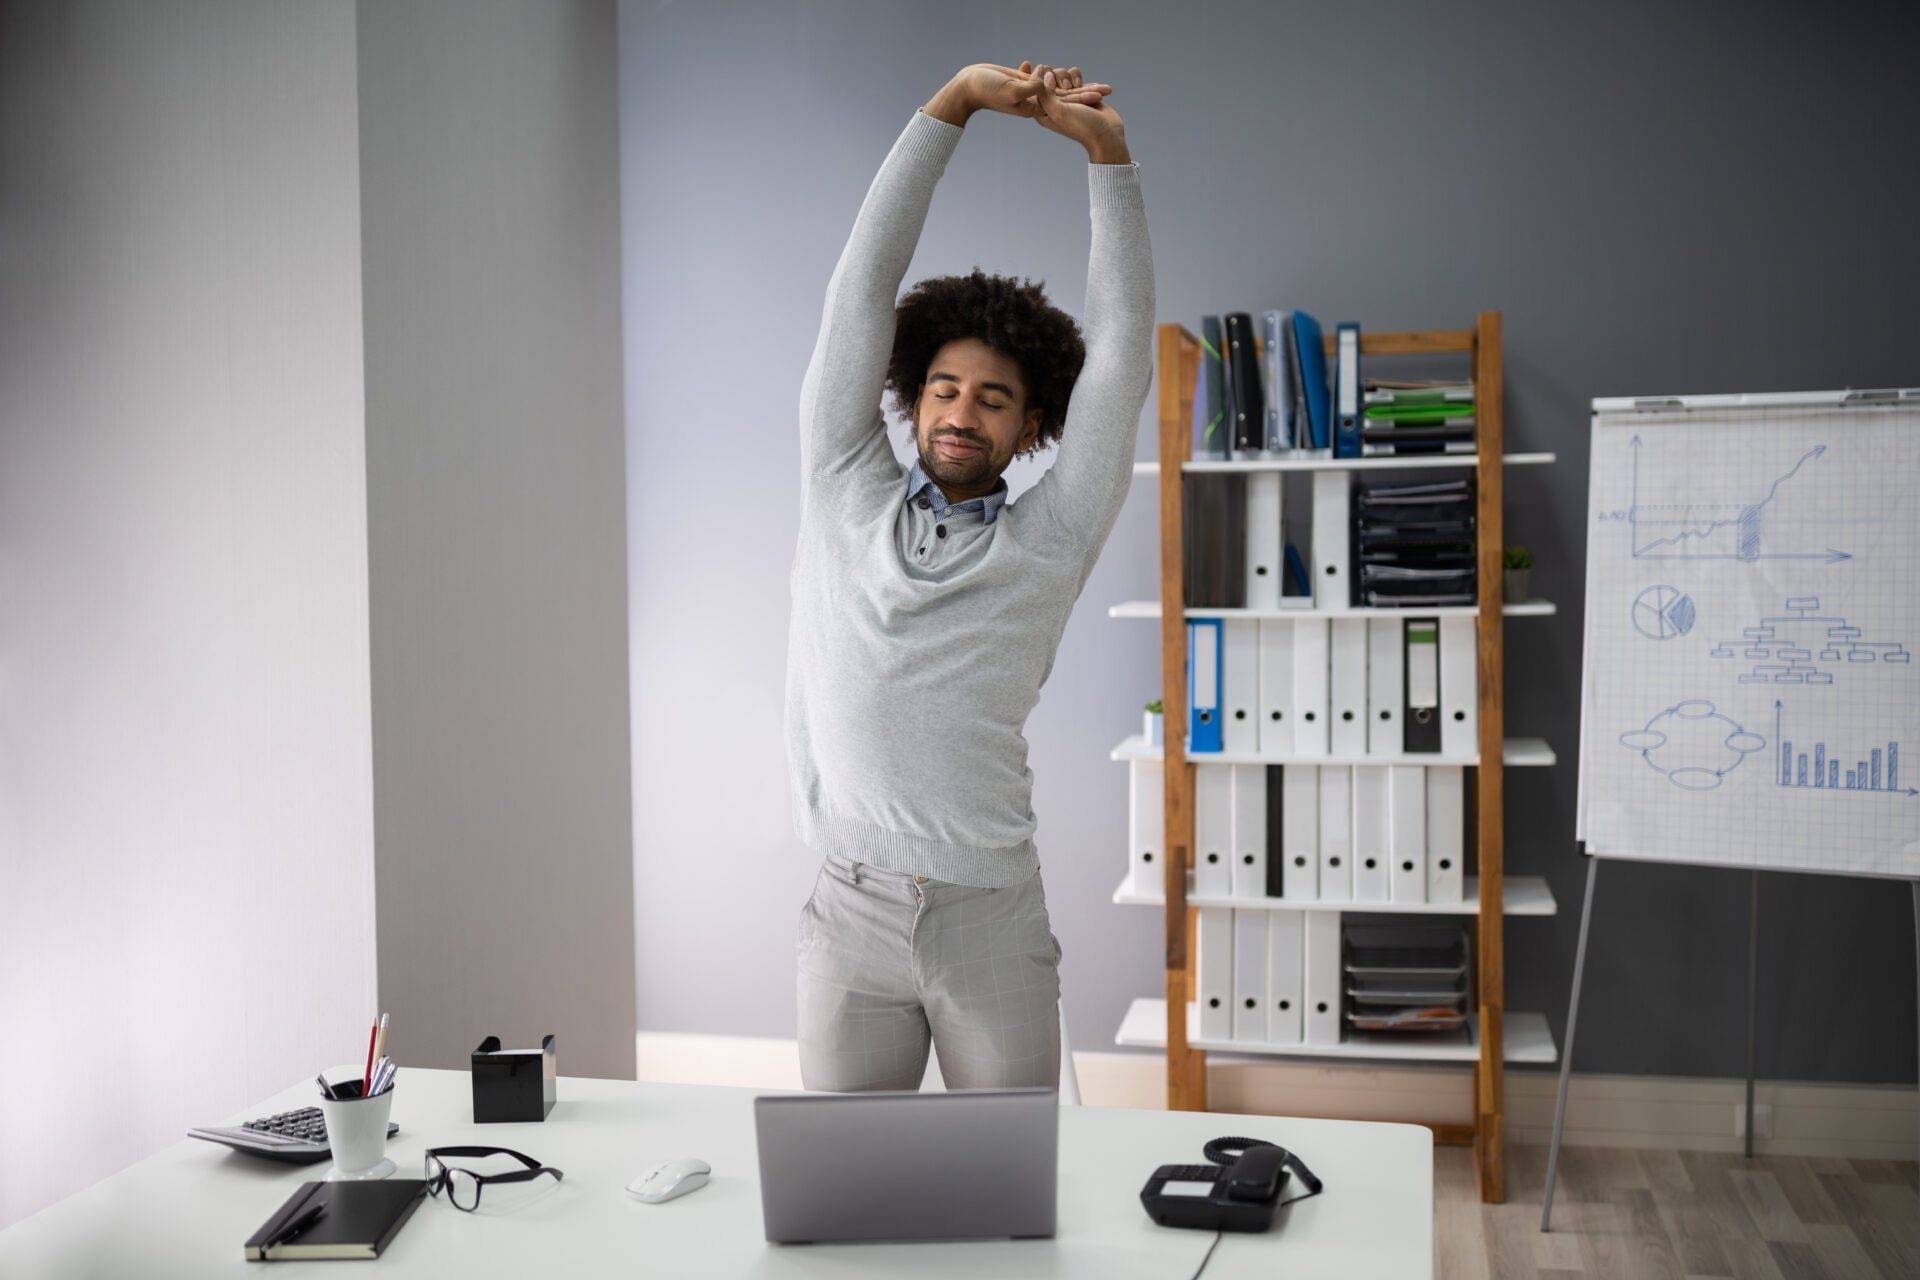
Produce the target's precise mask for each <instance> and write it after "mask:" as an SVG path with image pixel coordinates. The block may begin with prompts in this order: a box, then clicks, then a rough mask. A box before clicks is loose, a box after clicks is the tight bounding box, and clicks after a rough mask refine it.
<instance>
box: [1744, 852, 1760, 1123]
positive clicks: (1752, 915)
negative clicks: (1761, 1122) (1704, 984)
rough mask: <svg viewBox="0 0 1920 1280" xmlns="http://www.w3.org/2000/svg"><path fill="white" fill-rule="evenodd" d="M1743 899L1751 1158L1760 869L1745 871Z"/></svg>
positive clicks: (1758, 964)
mask: <svg viewBox="0 0 1920 1280" xmlns="http://www.w3.org/2000/svg"><path fill="white" fill-rule="evenodd" d="M1748 875H1749V876H1750V877H1751V880H1752V888H1751V890H1750V892H1749V896H1748V900H1747V1159H1749V1160H1751V1159H1753V1027H1754V1016H1755V1007H1756V1004H1757V1000H1756V995H1757V992H1758V990H1759V985H1760V979H1759V971H1760V873H1759V872H1758V871H1753V872H1749V873H1748Z"/></svg>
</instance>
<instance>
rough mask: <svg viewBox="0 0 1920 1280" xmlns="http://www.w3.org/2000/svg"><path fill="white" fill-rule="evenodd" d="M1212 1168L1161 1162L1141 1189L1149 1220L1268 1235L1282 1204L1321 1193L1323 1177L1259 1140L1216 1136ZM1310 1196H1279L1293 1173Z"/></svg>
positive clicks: (1210, 1156) (1211, 1150)
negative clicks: (1285, 1197)
mask: <svg viewBox="0 0 1920 1280" xmlns="http://www.w3.org/2000/svg"><path fill="white" fill-rule="evenodd" d="M1206 1157H1207V1159H1208V1160H1211V1161H1212V1162H1213V1163H1212V1164H1163V1165H1161V1166H1160V1167H1159V1168H1158V1169H1155V1170H1154V1171H1153V1176H1152V1177H1151V1178H1148V1179H1147V1185H1146V1186H1145V1187H1142V1188H1141V1190H1140V1203H1141V1204H1143V1205H1145V1206H1146V1210H1147V1216H1148V1217H1150V1218H1152V1219H1153V1220H1154V1221H1155V1222H1157V1223H1159V1224H1160V1225H1161V1226H1163V1227H1197V1228H1199V1229H1201V1230H1203V1231H1265V1230H1266V1229H1267V1228H1268V1227H1271V1226H1272V1225H1273V1215H1274V1214H1275V1212H1276V1211H1278V1210H1279V1208H1280V1206H1281V1205H1283V1204H1292V1203H1293V1202H1294V1201H1295V1200H1305V1199H1308V1198H1309V1197H1311V1196H1317V1195H1319V1194H1320V1190H1321V1184H1320V1179H1318V1178H1316V1177H1314V1176H1313V1171H1312V1170H1311V1169H1309V1168H1307V1166H1306V1165H1304V1164H1302V1163H1301V1162H1300V1157H1299V1156H1296V1155H1294V1154H1293V1153H1292V1152H1291V1151H1288V1150H1287V1149H1286V1148H1285V1147H1281V1146H1276V1145H1275V1144H1273V1143H1271V1142H1263V1141H1261V1140H1260V1139H1259V1138H1215V1139H1214V1140H1213V1141H1212V1142H1209V1143H1208V1144H1207V1146H1206ZM1290 1172H1291V1173H1297V1174H1299V1175H1300V1184H1301V1185H1302V1186H1303V1187H1305V1188H1306V1189H1307V1190H1306V1194H1304V1195H1297V1196H1291V1197H1289V1198H1288V1199H1286V1200H1282V1199H1281V1198H1280V1193H1281V1191H1282V1190H1283V1189H1284V1188H1285V1187H1286V1185H1287V1177H1288V1174H1289V1173H1290Z"/></svg>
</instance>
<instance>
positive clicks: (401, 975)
mask: <svg viewBox="0 0 1920 1280" xmlns="http://www.w3.org/2000/svg"><path fill="white" fill-rule="evenodd" d="M614 27H615V22H614V9H613V6H612V5H611V4H609V3H607V2H606V0H598V2H597V3H596V2H594V0H570V2H568V3H540V4H533V3H513V2H503V0H489V2H488V3H474V4H459V5H448V4H436V3H431V2H429V0H403V2H395V0H379V2H378V3H371V2H369V3H362V4H361V5H360V7H359V77H360V162H361V168H360V179H361V182H360V186H361V209H362V226H363V241H364V256H363V259H362V265H363V268H364V280H365V285H364V289H365V298H366V350H367V364H366V403H367V413H366V419H367V437H366V438H367V475H368V483H367V500H368V512H367V529H368V546H369V553H370V562H371V563H370V571H369V577H370V582H371V612H372V637H373V640H372V652H373V768H374V824H375V833H376V838H377V847H378V853H379V856H378V858H377V877H378V912H379V946H380V997H381V1002H382V1006H383V1007H384V1008H386V1009H388V1010H390V1011H391V1012H392V1013H393V1016H394V1031H393V1044H394V1046H395V1052H396V1056H398V1057H399V1058H400V1059H401V1060H402V1061H405V1062H409V1063H419V1064H421V1065H427V1066H436V1067H464V1066H465V1065H466V1063H467V1060H468V1058H467V1055H468V1053H469V1051H471V1049H472V1048H473V1046H474V1045H475V1044H477V1043H479V1040H480V1038H481V1037H482V1036H484V1035H486V1034H488V1033H489V1032H493V1033H497V1034H499V1035H500V1036H501V1037H503V1038H504V1039H505V1040H506V1041H507V1042H508V1043H509V1044H529V1043H537V1037H538V1036H540V1035H541V1034H542V1033H545V1032H549V1031H551V1032H554V1033H556V1034H557V1035H558V1036H559V1043H560V1067H561V1070H562V1071H563V1072H565V1073H566V1074H568V1075H597V1076H626V1077H631V1076H632V1074H633V1067H634V1041H633V1008H634V1003H633V917H632V911H633V856H632V829H631V826H630V822H631V801H630V799H629V795H628V736H627V645H626V639H627V633H626V606H625V594H624V592H625V583H626V562H625V551H626V535H625V527H624V522H625V518H626V509H625V501H626V500H625V494H624V489H623V485H622V482H621V476H622V471H623V467H622V450H623V447H624V446H623V443H622V439H621V421H622V417H621V405H620V295H619V269H620V250H619V225H618V213H619V209H618V204H619V191H618V184H617V178H616V174H617V168H618V154H617V148H616V129H617V123H618V122H617V116H616V92H615V79H616V73H615V65H614Z"/></svg>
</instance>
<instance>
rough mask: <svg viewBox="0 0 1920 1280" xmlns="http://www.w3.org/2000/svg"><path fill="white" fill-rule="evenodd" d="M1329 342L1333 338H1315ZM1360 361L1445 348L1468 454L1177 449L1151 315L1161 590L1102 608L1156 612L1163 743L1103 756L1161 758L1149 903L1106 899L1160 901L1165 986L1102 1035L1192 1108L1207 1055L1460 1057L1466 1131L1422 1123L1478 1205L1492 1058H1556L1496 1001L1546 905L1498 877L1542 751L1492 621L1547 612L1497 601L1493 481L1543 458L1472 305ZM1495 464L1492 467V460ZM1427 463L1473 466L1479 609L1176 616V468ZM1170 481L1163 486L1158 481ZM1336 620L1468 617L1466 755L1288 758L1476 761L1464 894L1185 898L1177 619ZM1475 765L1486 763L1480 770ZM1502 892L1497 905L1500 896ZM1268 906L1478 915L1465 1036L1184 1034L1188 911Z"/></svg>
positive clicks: (1494, 1068) (1174, 412) (1498, 1126)
mask: <svg viewBox="0 0 1920 1280" xmlns="http://www.w3.org/2000/svg"><path fill="white" fill-rule="evenodd" d="M1327 346H1328V351H1329V353H1330V354H1331V353H1332V351H1333V340H1332V339H1331V338H1329V339H1328V342H1327ZM1360 350H1361V353H1362V354H1363V355H1424V354H1447V353H1457V354H1460V355H1464V356H1466V357H1467V358H1468V359H1469V360H1470V361H1471V365H1472V376H1473V382H1474V400H1475V407H1474V413H1475V418H1476V435H1477V438H1478V439H1477V447H1478V453H1477V454H1475V455H1464V456H1443V457H1431V458H1427V457H1415V458H1342V459H1332V458H1325V457H1314V458H1299V459H1289V458H1280V459H1261V460H1257V461H1234V460H1220V459H1207V460H1199V461H1196V460H1194V459H1192V458H1191V456H1190V443H1189V435H1190V428H1189V423H1190V419H1191V414H1192V406H1193V387H1194V379H1195V376H1196V374H1197V373H1198V371H1199V367H1200V344H1199V340H1198V339H1196V338H1195V337H1194V336H1193V334H1192V333H1190V332H1188V330H1187V329H1186V328H1185V327H1184V326H1182V325H1179V324H1163V325H1161V326H1160V328H1159V333H1158V362H1159V384H1160V394H1159V401H1158V412H1159V422H1160V449H1159V459H1158V461H1157V462H1142V463H1138V464H1136V466H1135V472H1136V474H1157V475H1158V476H1159V477H1160V599H1159V600H1158V601H1134V602H1129V603H1126V604H1122V605H1117V606H1115V607H1114V608H1113V609H1112V610H1110V614H1111V616H1113V617H1116V618H1157V619H1158V620H1159V622H1160V684H1161V690H1162V693H1161V698H1162V703H1163V706H1164V711H1165V723H1166V725H1167V733H1166V739H1167V745H1166V746H1165V748H1164V749H1162V748H1158V747H1150V746H1148V745H1147V744H1146V742H1145V741H1144V740H1143V739H1139V738H1129V739H1128V740H1127V741H1126V742H1123V743H1121V744H1120V745H1119V746H1118V747H1116V748H1115V749H1114V751H1113V753H1112V758H1113V759H1116V760H1131V759H1155V758H1157V759H1161V760H1163V761H1164V764H1165V768H1164V769H1163V770H1162V773H1163V778H1164V785H1165V788H1166V791H1165V817H1166V837H1165V845H1164V848H1165V850H1166V853H1167V856H1166V857H1165V858H1164V859H1163V860H1162V861H1163V864H1164V867H1165V879H1164V885H1163V892H1162V894H1161V895H1160V896H1159V897H1157V898H1152V897H1146V896H1143V895H1135V894H1131V893H1129V892H1128V891H1127V889H1126V886H1125V885H1124V884H1123V885H1122V886H1121V888H1120V889H1119V890H1117V891H1116V892H1115V895H1114V901H1115V902H1120V903H1125V904H1128V905H1143V906H1145V905H1158V906H1159V907H1160V908H1161V910H1162V912H1163V916H1164V920H1165V926H1166V961H1165V970H1166V992H1165V996H1164V998H1155V999H1147V998H1143V999H1140V1000H1136V1001H1134V1002H1133V1005H1132V1007H1131V1008H1130V1009H1129V1010H1128V1013H1127V1016H1126V1019H1125V1021H1124V1023H1123V1024H1122V1026H1121V1028H1120V1030H1119V1032H1118V1034H1117V1035H1116V1037H1115V1039H1116V1042H1117V1043H1120V1044H1123V1045H1158V1046H1164V1049H1165V1052H1166V1057H1167V1105H1168V1107H1170V1108H1173V1109H1176V1110H1189V1111H1204V1110H1205V1109H1206V1106H1207V1083H1206V1055H1207V1054H1208V1053H1209V1052H1217V1053H1221V1054H1228V1055H1236V1056H1237V1055H1245V1056H1257V1055H1269V1054H1271V1055H1285V1056H1311V1057H1325V1058H1334V1059H1370V1060H1396V1061H1399V1060H1409V1059H1411V1060H1417V1061H1433V1062H1447V1061H1460V1062H1472V1063H1473V1068H1474V1122H1473V1124H1472V1125H1471V1126H1464V1125H1460V1126H1448V1125H1435V1126H1432V1127H1433V1128H1434V1130H1435V1134H1436V1138H1437V1139H1438V1140H1440V1141H1456V1142H1461V1143H1468V1142H1470V1143H1471V1144H1472V1145H1473V1148H1474V1163H1475V1167H1476V1168H1477V1170H1478V1176H1479V1187H1480V1198H1481V1199H1482V1200H1483V1201H1485V1202H1487V1203H1494V1204H1497V1203H1500V1202H1503V1201H1504V1200H1505V1199H1506V1161H1505V1140H1506V1132H1505V1114H1504V1103H1503V1093H1504V1088H1503V1086H1504V1076H1503V1071H1504V1064H1505V1063H1506V1062H1509V1061H1515V1062H1528V1063H1550V1062H1553V1061H1554V1060H1555V1058H1556V1049H1555V1046H1554V1043H1553V1037H1552V1034H1551V1032H1550V1031H1549V1030H1548V1027H1547V1022H1546V1019H1545V1018H1544V1017H1543V1016H1542V1015H1540V1014H1537V1013H1514V1014H1512V1015H1509V1014H1508V1012H1507V1009H1506V995H1505V976H1506V975H1505V965H1504V957H1505V946H1504V929H1505V922H1506V917H1507V916H1508V915H1551V914H1553V913H1554V912H1555V910H1556V909H1557V906H1556V904H1555V903H1554V900H1553V894H1552V892H1551V891H1550V890H1549V889H1548V888H1547V886H1546V882H1545V881H1544V880H1543V879H1540V878H1538V877H1527V878H1523V879H1521V880H1516V881H1514V882H1512V883H1511V885H1510V884H1509V882H1508V880H1507V878H1506V875H1505V866H1504V864H1505V857H1504V854H1505V848H1506V842H1505V830H1504V823H1503V818H1502V814H1503V805H1502V802H1503V786H1502V783H1503V778H1504V775H1505V770H1506V769H1508V768H1512V767H1516V766H1522V765H1537V766H1546V765H1551V764H1553V763H1554V755H1553V752H1552V750H1551V749H1550V748H1548V746H1547V744H1546V743H1545V742H1542V741H1540V740H1539V739H1528V738H1519V739H1507V738H1506V736H1505V727H1506V726H1505V718H1504V710H1505V699H1504V680H1503V676H1504V673H1503V663H1502V657H1503V652H1504V650H1503V641H1504V633H1503V629H1502V628H1503V626H1504V624H1505V620H1506V618H1508V617H1510V616H1511V617H1540V616H1547V615H1550V614H1552V613H1553V605H1552V604H1550V603H1548V602H1545V601H1529V602H1526V603H1525V604H1520V605H1514V606H1510V607H1509V606H1507V605H1505V603H1504V601H1503V600H1502V598H1501V590H1502V576H1501V548H1502V545H1503V542H1502V535H1503V525H1502V519H1501V501H1502V487H1503V485H1502V481H1503V478H1504V475H1505V472H1506V468H1507V467H1509V466H1516V465H1525V464H1545V463H1550V462H1552V461H1553V460H1554V457H1553V455H1552V454H1543V453H1535V454H1507V453H1506V452H1505V451H1504V449H1503V448H1502V437H1501V363H1500V313H1499V312H1497V311H1484V312H1481V313H1480V315H1479V316H1478V317H1477V319H1476V322H1475V324H1474V327H1473V328H1471V329H1459V330H1444V331H1429V332H1415V333H1363V334H1362V335H1361V340H1360ZM1489 463H1497V464H1498V465H1489ZM1436 467H1454V468H1460V467H1468V468H1473V469H1476V470H1477V471H1478V472H1479V484H1478V486H1477V490H1476V492H1477V510H1476V529H1477V533H1478V567H1479V588H1480V600H1479V604H1478V605H1477V606H1468V607H1462V608H1456V609H1395V610H1390V611H1389V610H1370V609H1358V610H1329V609H1311V610H1299V609H1277V610H1252V609H1188V608H1186V607H1185V604H1184V600H1183V588H1184V566H1185V562H1186V553H1185V548H1184V546H1183V545H1182V539H1181V530H1182V521H1181V505H1182V502H1183V499H1184V497H1185V493H1184V486H1183V485H1182V484H1181V483H1180V479H1181V477H1182V476H1183V475H1185V474H1188V473H1196V472H1216V473H1217V472H1252V471H1273V470H1279V471H1323V470H1349V471H1359V472H1367V471H1398V470H1412V469H1425V468H1436ZM1169 481H1171V482H1169ZM1336 613H1337V614H1338V615H1339V616H1354V615H1356V614H1358V615H1362V616H1377V615H1386V614H1391V615H1400V616H1423V617H1431V616H1436V615H1441V616H1445V615H1452V616H1456V617H1457V616H1466V615H1471V616H1473V617H1475V618H1476V620H1477V628H1476V631H1477V638H1478V650H1479V652H1478V680H1479V732H1480V741H1479V750H1478V752H1477V753H1476V754H1475V755H1474V756H1473V757H1472V758H1452V757H1439V756H1431V755H1428V756H1414V757H1407V758H1405V759H1402V758H1401V757H1380V756H1371V757H1366V758H1363V759H1357V760H1346V759H1335V758H1331V757H1321V758H1314V759H1306V758H1296V759H1297V762H1298V763H1301V764H1340V763H1350V764H1351V763H1361V764H1391V763H1396V762H1399V763H1408V764H1427V765H1448V764H1459V765H1466V766H1470V767H1472V768H1473V770H1474V788H1475V798H1476V803H1475V805H1474V809H1473V811H1474V815H1475V831H1474V844H1475V849H1476V853H1477V857H1478V872H1479V874H1478V875H1477V876H1475V877H1471V878H1469V880H1468V890H1469V893H1470V894H1471V895H1472V901H1471V902H1466V903H1454V904H1429V903H1420V904H1399V905H1397V906H1396V905H1395V904H1391V903H1379V902H1367V903H1348V902H1319V903H1303V902H1294V901H1271V900H1262V901H1258V902H1256V901H1252V900H1249V901H1247V902H1240V901H1238V900H1235V899H1231V898H1220V899H1200V898H1197V897H1195V896H1194V895H1192V894H1191V893H1190V892H1189V881H1190V875H1189V873H1190V871H1191V868H1192V859H1193V842H1194V809H1193V805H1194V771H1193V766H1194V761H1193V760H1192V759H1190V758H1189V757H1188V756H1187V754H1186V749H1185V732H1184V730H1185V726H1186V723H1187V701H1186V667H1187V649H1186V643H1187V637H1186V625H1185V623H1186V619H1187V618H1189V617H1235V618H1243V617H1273V618H1305V617H1327V616H1333V615H1335V614H1336ZM1204 759H1205V760H1206V761H1207V762H1209V763H1214V762H1219V763H1254V762H1260V761H1264V762H1265V763H1269V764H1271V763H1284V762H1286V760H1287V759H1288V758H1287V757H1272V756H1265V755H1260V756H1241V755H1233V756H1227V755H1222V754H1219V753H1209V754H1208V755H1206V756H1205V757H1204ZM1482 761H1497V762H1499V763H1492V764H1482V763H1481V762H1482ZM1510 887H1511V889H1512V890H1513V893H1512V897H1511V898H1509V894H1508V890H1509V888H1510ZM1201 905H1205V906H1238V907H1241V908H1243V909H1246V908H1258V907H1259V906H1262V905H1264V906H1267V907H1270V908H1278V907H1286V908H1289V909H1293V908H1304V909H1319V910H1349V911H1356V912H1369V913H1372V912H1393V911H1396V910H1397V911H1402V912H1406V913H1408V914H1421V915H1434V914H1460V915H1473V916H1474V917H1475V921H1474V928H1475V931H1476V937H1475V960H1474V971H1475V974H1476V981H1477V983H1478V988H1477V997H1478V1001H1477V1002H1478V1008H1477V1010H1476V1011H1475V1013H1474V1016H1473V1034H1472V1037H1471V1041H1470V1043H1468V1044H1466V1045H1460V1044H1453V1045H1445V1046H1441V1045H1423V1044H1420V1043H1418V1042H1417V1041H1416V1042H1412V1043H1409V1042H1406V1041H1395V1040H1382V1039H1372V1038H1367V1039H1362V1038H1354V1039H1350V1040H1348V1041H1344V1042H1342V1043H1341V1044H1339V1045H1263V1044H1245V1043H1236V1042H1224V1041H1223V1042H1217V1043H1216V1042H1211V1041H1200V1040H1197V1039H1195V1028H1196V1027H1197V1023H1196V1022H1194V1021H1193V1010H1192V1008H1191V1007H1190V1005H1191V1001H1192V1000H1193V996H1194V989H1195V982H1194V971H1193V948H1192V942H1191V939H1192V929H1193V911H1194V909H1195V908H1196V907H1197V906H1201Z"/></svg>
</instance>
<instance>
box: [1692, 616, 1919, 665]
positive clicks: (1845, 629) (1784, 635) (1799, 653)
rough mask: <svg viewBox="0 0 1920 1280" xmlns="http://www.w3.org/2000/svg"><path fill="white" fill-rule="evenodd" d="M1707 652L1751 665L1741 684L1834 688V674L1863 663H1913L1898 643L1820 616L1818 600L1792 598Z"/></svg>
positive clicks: (1841, 619) (1835, 618)
mask: <svg viewBox="0 0 1920 1280" xmlns="http://www.w3.org/2000/svg"><path fill="white" fill-rule="evenodd" d="M1740 636H1741V638H1740V639H1738V640H1722V641H1720V642H1719V643H1718V644H1716V645H1714V646H1713V647H1712V648H1711V649H1709V650H1708V653H1709V654H1711V655H1712V656H1713V657H1715V658H1722V659H1726V658H1738V659H1741V660H1744V661H1748V662H1751V663H1752V664H1753V665H1752V666H1751V667H1750V668H1749V669H1748V670H1747V671H1746V672H1744V673H1743V674H1741V675H1740V676H1738V677H1737V680H1738V682H1739V683H1740V684H1810V685H1828V684H1832V683H1833V677H1834V672H1835V671H1840V670H1844V669H1846V668H1847V667H1849V666H1859V665H1861V664H1863V663H1872V662H1880V663H1889V664H1892V665H1895V666H1904V665H1907V664H1910V663H1912V661H1913V651H1912V650H1910V649H1908V648H1907V647H1906V645H1904V644H1902V643H1901V642H1900V641H1898V640H1867V639H1863V638H1862V637H1863V631H1862V629H1861V628H1860V627H1857V626H1855V625H1854V624H1852V623H1851V622H1849V621H1848V620H1847V619H1846V618H1845V617H1843V616H1841V615H1840V614H1839V613H1838V612H1837V611H1836V612H1833V613H1822V612H1821V609H1820V597H1819V596H1790V597H1788V599H1787V602H1786V605H1785V606H1784V611H1783V612H1781V613H1777V614H1774V615H1772V616H1770V617H1764V618H1761V619H1760V621H1759V622H1758V623H1756V624H1755V625H1754V626H1751V627H1745V628H1743V629H1742V630H1741V632H1740Z"/></svg>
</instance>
